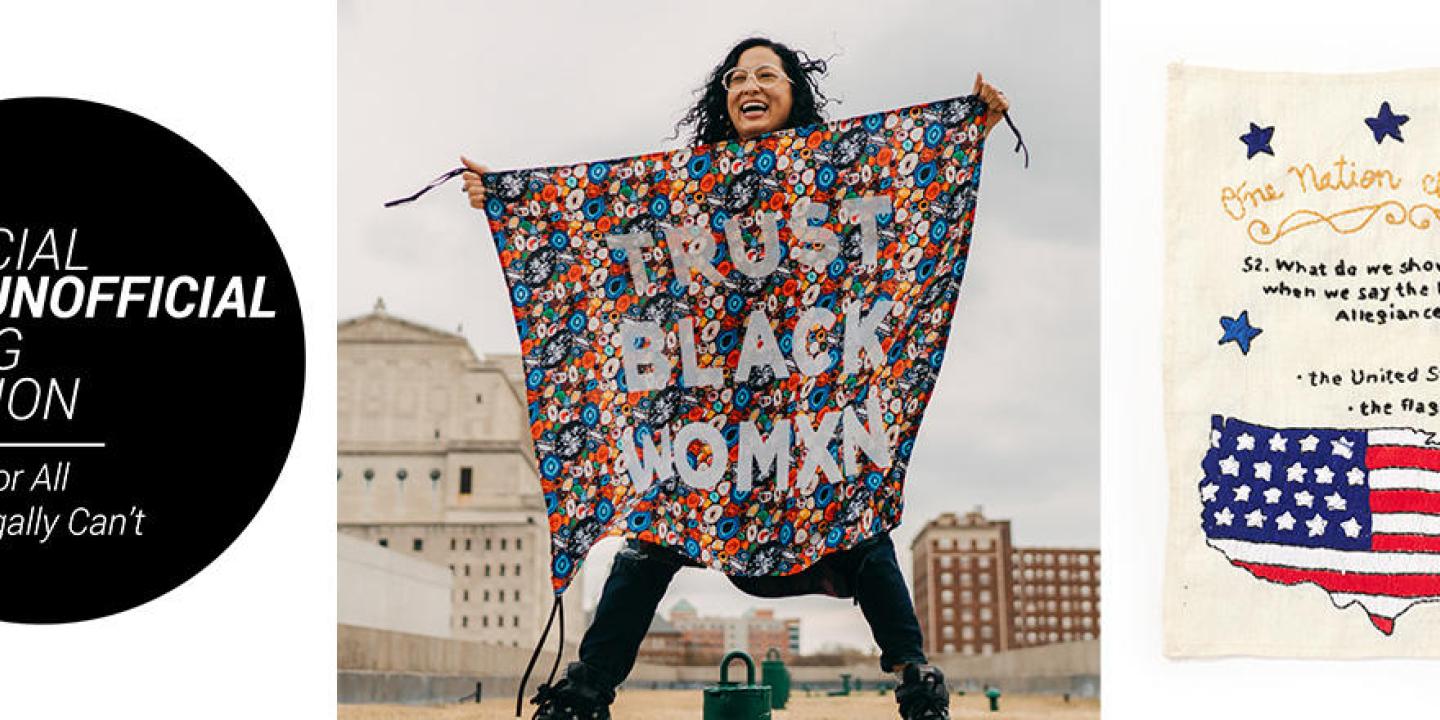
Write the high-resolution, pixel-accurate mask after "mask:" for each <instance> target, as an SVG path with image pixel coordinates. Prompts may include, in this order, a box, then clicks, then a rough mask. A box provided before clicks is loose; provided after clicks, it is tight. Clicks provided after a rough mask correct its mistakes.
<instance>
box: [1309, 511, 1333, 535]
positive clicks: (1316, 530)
mask: <svg viewBox="0 0 1440 720" xmlns="http://www.w3.org/2000/svg"><path fill="white" fill-rule="evenodd" d="M1329 524H1330V523H1328V522H1326V521H1325V518H1323V517H1320V515H1319V514H1316V515H1315V517H1313V518H1310V519H1309V520H1306V521H1305V527H1307V528H1310V537H1320V536H1321V535H1324V534H1325V526H1326V525H1329Z"/></svg>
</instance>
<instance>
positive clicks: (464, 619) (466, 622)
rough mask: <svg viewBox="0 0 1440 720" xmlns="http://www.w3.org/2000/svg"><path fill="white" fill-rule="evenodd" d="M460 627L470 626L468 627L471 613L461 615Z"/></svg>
mask: <svg viewBox="0 0 1440 720" xmlns="http://www.w3.org/2000/svg"><path fill="white" fill-rule="evenodd" d="M460 627H462V628H468V627H470V616H469V615H461V616H460Z"/></svg>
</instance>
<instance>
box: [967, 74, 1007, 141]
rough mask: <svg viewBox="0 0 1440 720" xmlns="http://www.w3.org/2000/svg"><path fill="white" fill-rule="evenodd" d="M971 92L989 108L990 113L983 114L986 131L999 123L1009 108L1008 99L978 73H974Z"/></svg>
mask: <svg viewBox="0 0 1440 720" xmlns="http://www.w3.org/2000/svg"><path fill="white" fill-rule="evenodd" d="M972 92H974V93H975V94H976V95H979V96H980V99H981V100H984V101H985V104H986V105H987V106H988V107H989V108H990V113H989V114H988V115H986V116H985V132H987V133H988V132H990V131H991V130H992V129H994V128H995V126H996V125H999V124H1000V120H1001V118H1003V117H1004V116H1005V111H1006V110H1009V109H1010V100H1008V99H1007V98H1006V97H1005V93H1003V92H1000V90H999V89H998V88H996V87H995V86H994V85H991V84H990V83H988V82H985V76H983V75H981V74H980V73H975V89H974V90H973V91H972Z"/></svg>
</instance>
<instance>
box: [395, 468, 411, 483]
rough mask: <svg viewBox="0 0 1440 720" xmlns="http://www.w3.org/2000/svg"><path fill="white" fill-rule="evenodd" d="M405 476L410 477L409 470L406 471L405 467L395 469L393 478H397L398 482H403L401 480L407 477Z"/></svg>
mask: <svg viewBox="0 0 1440 720" xmlns="http://www.w3.org/2000/svg"><path fill="white" fill-rule="evenodd" d="M407 477H410V473H409V472H406V470H405V468H400V469H399V470H396V471H395V479H396V480H399V481H400V482H402V483H403V482H405V478H407Z"/></svg>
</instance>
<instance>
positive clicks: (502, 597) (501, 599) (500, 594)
mask: <svg viewBox="0 0 1440 720" xmlns="http://www.w3.org/2000/svg"><path fill="white" fill-rule="evenodd" d="M496 595H498V596H500V602H502V603H503V602H505V591H504V590H501V591H500V592H498V593H496Z"/></svg>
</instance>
